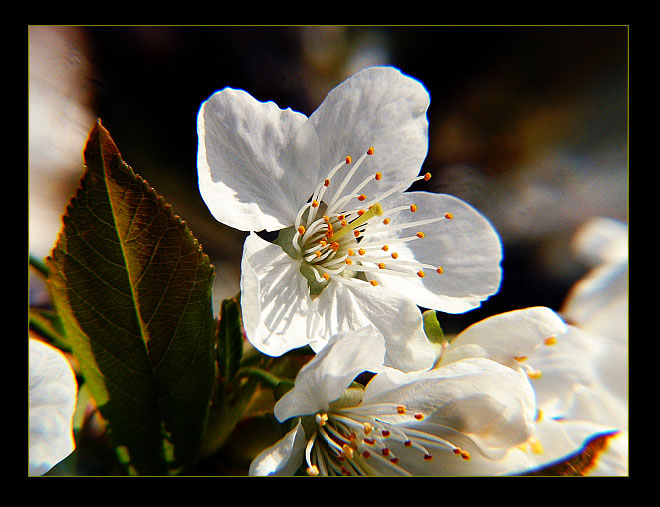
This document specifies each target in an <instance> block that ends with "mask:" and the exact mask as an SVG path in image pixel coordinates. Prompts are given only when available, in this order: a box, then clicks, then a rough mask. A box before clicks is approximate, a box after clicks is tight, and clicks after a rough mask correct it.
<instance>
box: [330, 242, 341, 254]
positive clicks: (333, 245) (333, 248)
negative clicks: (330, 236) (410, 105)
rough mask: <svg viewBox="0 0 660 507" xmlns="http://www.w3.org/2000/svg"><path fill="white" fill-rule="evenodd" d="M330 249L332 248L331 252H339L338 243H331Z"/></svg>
mask: <svg viewBox="0 0 660 507" xmlns="http://www.w3.org/2000/svg"><path fill="white" fill-rule="evenodd" d="M330 248H332V250H333V251H335V252H336V251H337V250H339V243H337V242H336V241H333V242H332V243H330Z"/></svg>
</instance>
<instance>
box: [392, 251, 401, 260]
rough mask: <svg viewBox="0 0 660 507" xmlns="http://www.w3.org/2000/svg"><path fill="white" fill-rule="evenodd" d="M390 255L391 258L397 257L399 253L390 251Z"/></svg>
mask: <svg viewBox="0 0 660 507" xmlns="http://www.w3.org/2000/svg"><path fill="white" fill-rule="evenodd" d="M390 257H392V259H396V258H397V257H399V254H398V253H396V252H392V253H391V254H390Z"/></svg>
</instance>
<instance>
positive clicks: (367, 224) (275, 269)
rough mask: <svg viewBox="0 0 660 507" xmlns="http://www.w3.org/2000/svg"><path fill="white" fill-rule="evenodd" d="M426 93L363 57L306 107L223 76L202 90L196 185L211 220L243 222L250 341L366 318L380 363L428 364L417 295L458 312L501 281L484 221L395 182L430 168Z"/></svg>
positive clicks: (275, 346)
mask: <svg viewBox="0 0 660 507" xmlns="http://www.w3.org/2000/svg"><path fill="white" fill-rule="evenodd" d="M429 103H430V98H429V94H428V92H427V91H426V89H425V88H424V86H423V85H422V84H421V83H420V82H419V81H417V80H415V79H413V78H411V77H408V76H406V75H404V74H403V73H401V72H400V71H399V70H397V69H394V68H392V67H371V68H367V69H364V70H362V71H360V72H358V73H357V74H355V75H353V76H352V77H350V78H349V79H347V80H346V81H344V82H343V83H341V84H340V85H339V86H337V87H336V88H334V89H333V90H331V91H330V93H329V94H328V96H327V97H326V99H325V100H324V101H323V103H322V104H321V105H320V106H319V108H318V109H317V110H316V111H315V112H314V113H313V114H312V115H311V116H310V117H309V118H308V117H307V116H305V115H304V114H302V113H298V112H294V111H292V110H291V109H284V110H283V109H280V108H279V107H278V106H277V105H276V104H274V103H273V102H259V101H257V100H256V99H254V98H253V97H252V96H250V95H249V94H248V93H246V92H245V91H242V90H237V89H232V88H225V89H223V90H221V91H219V92H216V93H214V94H213V95H212V96H211V97H210V98H209V99H208V100H207V101H206V102H204V103H203V104H202V106H201V108H200V111H199V115H198V136H199V150H198V176H199V188H200V193H201V196H202V198H203V199H204V201H205V203H206V205H207V206H208V208H209V210H210V211H211V213H212V214H213V216H214V217H215V218H216V219H217V220H218V221H220V222H222V223H224V224H226V225H229V226H231V227H234V228H237V229H240V230H243V231H250V232H251V234H250V235H249V236H248V237H247V239H246V241H245V245H244V249H243V260H242V266H241V269H242V274H241V305H242V308H243V317H244V324H245V329H246V332H247V336H248V339H249V340H250V341H251V343H252V344H253V345H254V346H255V347H256V348H257V349H259V350H260V351H262V352H264V353H266V354H269V355H273V356H278V355H281V354H283V353H285V352H287V351H288V350H291V349H293V348H297V347H301V346H304V345H307V344H309V345H310V346H311V347H312V348H313V349H314V350H315V351H319V350H321V349H322V348H323V347H324V346H325V344H326V343H327V341H328V339H329V338H330V336H332V335H334V334H336V333H338V332H342V331H348V330H354V331H355V330H358V329H361V328H362V327H364V326H366V325H369V324H372V325H374V326H376V327H377V328H378V329H379V331H381V333H382V334H383V335H384V337H385V342H386V345H387V352H386V364H388V365H390V366H395V367H397V368H400V369H402V370H412V369H420V368H426V367H428V366H430V365H431V364H432V362H433V360H434V355H433V349H432V347H431V345H430V344H429V342H428V340H427V339H426V337H425V335H424V333H423V330H422V322H421V316H420V312H419V308H418V306H421V307H424V308H433V309H437V310H441V311H443V312H449V313H462V312H466V311H468V310H471V309H473V308H476V307H478V306H479V305H480V304H481V302H482V301H483V300H485V299H486V298H488V297H489V296H490V295H492V294H494V293H496V292H497V291H498V290H499V284H500V278H501V268H500V261H501V258H502V248H501V243H500V240H499V237H498V235H497V233H496V232H495V230H494V229H493V227H492V226H491V224H490V223H489V221H488V220H487V219H486V218H485V217H484V216H483V215H481V214H480V213H479V212H478V211H477V210H475V209H474V208H472V207H471V206H469V205H468V204H466V203H465V202H463V201H461V200H459V199H457V198H454V197H452V196H448V195H442V194H432V193H428V192H423V191H410V192H404V191H405V190H407V189H409V187H410V186H411V184H412V183H414V182H416V181H423V180H427V179H428V178H429V177H430V174H428V173H426V174H421V175H420V172H421V167H422V164H423V162H424V160H425V158H426V154H427V150H428V120H427V117H426V111H427V108H428V106H429ZM264 230H265V231H279V235H278V238H277V240H276V241H275V242H273V243H271V242H268V241H266V240H264V239H262V238H261V237H260V236H258V235H257V234H256V232H259V231H264Z"/></svg>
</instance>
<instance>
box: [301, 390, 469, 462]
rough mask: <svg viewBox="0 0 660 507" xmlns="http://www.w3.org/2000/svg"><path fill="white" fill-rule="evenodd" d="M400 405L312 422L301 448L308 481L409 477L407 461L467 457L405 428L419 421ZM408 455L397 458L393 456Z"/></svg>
mask: <svg viewBox="0 0 660 507" xmlns="http://www.w3.org/2000/svg"><path fill="white" fill-rule="evenodd" d="M424 417H425V416H424V414H421V413H414V414H411V413H409V412H408V411H407V410H406V407H405V406H403V405H399V404H395V403H380V404H371V405H360V406H357V407H344V408H336V409H334V410H330V411H328V412H319V413H317V414H316V416H315V423H316V424H315V431H314V432H313V434H312V437H311V438H310V439H309V441H308V443H307V447H306V449H305V458H306V461H307V474H309V475H319V474H320V475H380V474H383V473H387V474H388V475H389V474H396V475H410V472H408V470H407V469H406V467H407V465H409V464H411V462H412V460H420V461H421V462H422V463H424V462H429V461H431V460H432V459H433V455H432V454H431V453H430V451H429V449H430V448H433V449H434V452H435V451H440V452H443V451H444V452H451V453H453V454H454V455H456V456H460V457H461V458H463V459H464V460H469V459H470V454H469V452H468V451H465V450H463V449H461V448H460V447H457V446H455V445H454V444H452V443H451V442H449V441H447V440H445V439H443V438H440V437H439V436H436V435H433V434H430V433H427V432H424V431H421V430H419V429H416V428H413V427H410V426H407V425H406V423H408V424H411V423H415V422H418V421H421V420H423V419H424ZM397 449H398V450H401V449H411V450H412V451H413V452H412V453H405V458H404V457H403V455H402V456H401V457H400V456H398V450H397Z"/></svg>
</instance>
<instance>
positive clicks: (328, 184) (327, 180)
mask: <svg viewBox="0 0 660 507" xmlns="http://www.w3.org/2000/svg"><path fill="white" fill-rule="evenodd" d="M323 184H324V185H325V186H326V187H329V186H330V180H329V179H328V178H326V179H325V181H324V182H323Z"/></svg>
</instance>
